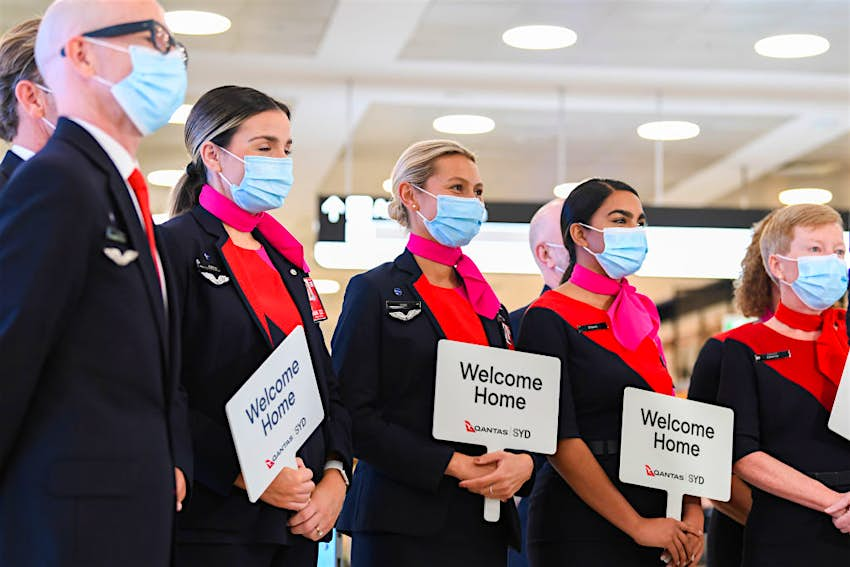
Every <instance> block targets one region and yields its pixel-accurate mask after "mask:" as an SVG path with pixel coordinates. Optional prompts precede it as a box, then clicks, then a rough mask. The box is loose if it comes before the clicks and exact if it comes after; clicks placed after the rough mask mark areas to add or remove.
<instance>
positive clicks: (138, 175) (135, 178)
mask: <svg viewBox="0 0 850 567" xmlns="http://www.w3.org/2000/svg"><path fill="white" fill-rule="evenodd" d="M127 181H128V182H129V183H130V187H132V188H133V192H134V193H135V194H136V200H137V201H138V202H139V210H141V211H142V219H143V220H144V225H145V233H147V236H148V246H150V249H151V258H152V259H153V265H154V267H156V273H157V274H158V275H159V279H160V285H161V284H162V272H161V271H160V269H159V262H158V261H157V252H156V241H155V240H154V236H153V217H151V206H150V201H149V200H148V185H147V183H145V178H144V176H143V175H142V172H141V171H139V170H138V169H134V170H133V173H131V174H130V177H128V178H127Z"/></svg>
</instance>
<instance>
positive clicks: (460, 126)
mask: <svg viewBox="0 0 850 567" xmlns="http://www.w3.org/2000/svg"><path fill="white" fill-rule="evenodd" d="M433 126H434V130H436V131H437V132H443V133H444V134H485V133H487V132H490V131H491V130H493V128H495V127H496V123H495V122H493V119H492V118H487V117H486V116H478V115H475V114H449V115H447V116H440V117H439V118H437V119H435V120H434V123H433Z"/></svg>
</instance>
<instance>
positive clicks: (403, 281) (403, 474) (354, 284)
mask: <svg viewBox="0 0 850 567" xmlns="http://www.w3.org/2000/svg"><path fill="white" fill-rule="evenodd" d="M444 338H449V339H452V340H461V341H465V342H473V343H478V344H484V345H490V346H494V347H500V348H505V347H507V346H508V345H509V342H508V341H509V339H510V328H509V327H508V314H507V311H506V310H505V309H504V307H502V308H501V310H500V312H499V314H498V315H497V316H496V317H495V318H493V319H488V318H486V317H483V316H479V315H477V314H476V313H475V311H474V310H473V308H472V305H471V304H470V303H469V301H468V300H467V299H466V298H465V297H463V296H462V295H461V294H460V293H459V292H458V291H457V290H454V289H445V288H439V287H436V286H433V285H431V284H430V283H429V282H428V280H427V279H426V278H425V277H424V276H423V275H422V271H421V269H420V268H419V266H418V264H417V263H416V260H415V259H414V257H413V255H412V254H411V253H410V252H409V251H405V252H404V253H403V254H401V255H400V256H399V257H398V258H396V259H395V261H394V262H390V263H387V264H383V265H381V266H378V267H377V268H375V269H373V270H370V271H369V272H366V273H364V274H361V275H358V276H355V277H354V278H352V279H351V282H350V283H349V285H348V289H347V290H346V292H345V302H344V304H343V308H342V315H341V316H340V319H339V324H338V325H337V328H336V332H335V333H334V338H333V362H334V368H335V369H336V371H337V373H338V375H339V378H340V383H341V385H342V393H343V399H344V400H345V403H346V406H347V407H348V408H349V410H350V412H351V416H352V429H353V432H354V452H355V456H356V457H357V458H358V459H359V461H358V464H357V468H356V470H355V472H354V479H353V481H352V484H351V489H350V491H349V493H348V497H347V498H346V502H345V506H344V507H343V511H342V514H341V515H340V519H339V523H338V526H339V528H340V530H342V531H343V532H345V533H348V534H350V535H351V536H352V538H353V540H352V567H386V566H395V565H398V566H404V567H418V566H422V567H434V566H440V567H452V566H456V567H469V566H481V567H493V566H496V567H498V566H499V565H505V563H506V558H507V548H508V545H509V544H512V545H514V546H518V545H519V521H518V518H517V512H516V507H515V506H514V503H513V500H512V499H509V500H508V502H507V503H503V504H502V509H501V519H500V521H499V522H497V523H489V522H486V521H484V519H483V510H484V500H483V498H482V497H481V496H480V495H477V494H472V493H471V492H469V491H468V490H465V489H462V488H460V487H459V486H458V480H457V479H455V478H452V477H449V476H446V475H445V474H444V473H445V469H446V466H447V465H448V464H449V460H450V459H451V457H452V454H453V453H454V452H455V451H457V452H460V453H464V454H467V455H481V454H483V453H484V452H485V448H484V447H481V446H477V445H467V444H462V443H450V442H445V441H437V440H435V439H434V438H433V437H432V435H431V430H432V425H433V411H434V377H435V372H436V357H437V342H438V341H439V340H441V339H444ZM529 482H531V481H529ZM526 484H528V483H526Z"/></svg>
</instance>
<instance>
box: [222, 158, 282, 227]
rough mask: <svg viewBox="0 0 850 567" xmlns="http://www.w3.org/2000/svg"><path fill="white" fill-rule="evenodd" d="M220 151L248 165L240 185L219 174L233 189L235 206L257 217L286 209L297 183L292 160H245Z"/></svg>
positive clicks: (231, 192)
mask: <svg viewBox="0 0 850 567" xmlns="http://www.w3.org/2000/svg"><path fill="white" fill-rule="evenodd" d="M220 149H221V151H223V152H225V153H227V154H230V155H231V156H233V157H234V158H236V159H238V160H239V161H241V162H242V163H244V164H245V174H244V175H243V176H242V181H241V182H240V183H239V184H238V185H237V184H235V183H231V182H230V180H229V179H227V177H225V176H224V174H223V173H219V175H220V176H221V178H222V179H224V181H225V182H226V183H227V185H228V187H230V194H231V195H232V197H233V202H234V203H236V204H237V205H239V207H240V208H241V209H242V210H244V211H248V212H249V213H254V214H256V213H262V212H265V211H270V210H272V209H277V208H279V207H282V206H283V202H284V200H286V196H287V195H289V191H290V189H292V183H293V181H294V179H293V175H292V158H288V157H286V158H274V157H266V156H245V159H242V158H240V157H239V156H237V155H234V154H233V153H231V152H229V151H227V150H226V149H224V148H220Z"/></svg>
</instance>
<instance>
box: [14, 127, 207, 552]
mask: <svg viewBox="0 0 850 567" xmlns="http://www.w3.org/2000/svg"><path fill="white" fill-rule="evenodd" d="M136 254H137V256H136ZM134 256H135V258H134ZM116 258H117V259H119V261H116V260H115V259H116ZM121 259H123V260H125V262H122V261H120V260H121ZM163 262H164V264H165V265H166V266H167V265H168V259H167V258H163ZM0 266H2V269H0V290H2V293H0V360H2V361H3V371H2V377H0V416H2V418H0V419H2V422H1V423H2V427H0V564H2V565H51V566H54V565H91V566H98V565H103V566H114V565H132V566H135V565H138V566H144V567H149V566H151V565H167V564H168V563H169V561H170V557H171V550H172V531H173V517H174V514H175V510H174V508H175V499H174V467H175V466H180V467H181V468H183V469H184V471H185V472H186V473H187V476H191V460H192V459H191V444H190V439H189V436H188V431H187V424H186V415H185V409H186V408H185V399H184V398H183V396H182V395H181V392H180V390H179V388H178V386H177V384H178V381H177V380H176V372H174V371H173V370H174V369H175V364H176V363H177V361H178V360H179V357H178V353H177V352H176V351H173V350H172V349H170V348H169V344H170V342H169V332H170V331H171V330H172V329H175V328H177V327H176V325H177V322H174V321H172V323H171V324H169V323H168V322H167V320H168V319H169V317H167V316H166V313H165V306H164V305H163V300H162V293H161V289H160V283H159V276H158V275H157V271H156V268H155V266H154V260H153V258H152V257H151V254H150V249H149V247H148V240H147V238H146V236H145V233H144V229H143V227H142V225H141V223H140V222H139V218H138V215H137V213H136V210H135V208H134V206H133V203H132V201H131V199H130V195H129V192H128V189H127V186H126V184H125V181H124V180H123V179H122V178H121V176H120V174H119V173H118V171H117V170H116V168H115V166H114V164H113V163H112V161H111V160H110V158H109V157H108V156H107V154H106V153H105V152H104V151H103V149H102V148H101V147H100V145H98V143H97V142H96V141H95V140H94V139H93V138H92V137H91V136H90V135H89V134H88V132H86V131H85V130H84V129H83V128H81V127H80V126H79V125H77V124H75V123H74V122H71V121H69V120H67V119H62V120H60V121H59V124H58V126H57V129H56V132H55V134H54V135H53V137H52V138H51V139H50V141H49V142H48V143H47V145H46V146H45V147H44V149H43V150H42V151H41V152H39V153H38V154H37V155H36V156H35V157H33V158H32V159H30V160H28V161H27V162H26V163H24V164H23V165H21V166H20V168H19V169H18V170H17V171H16V173H15V176H14V177H13V179H12V181H11V183H9V184H8V185H7V186H6V187H5V188H4V189H3V191H2V192H0ZM171 299H172V300H173V296H172V297H171Z"/></svg>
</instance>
